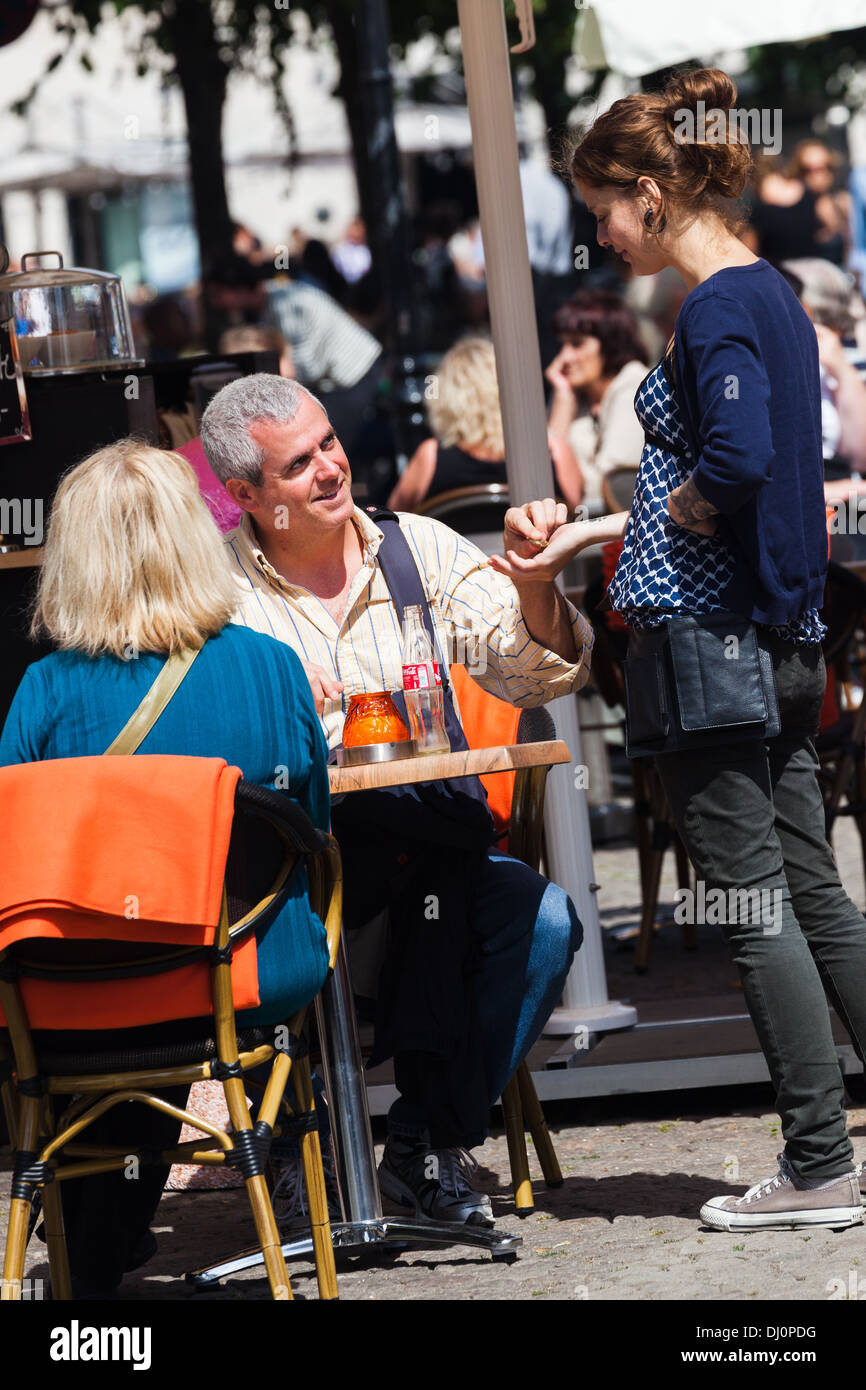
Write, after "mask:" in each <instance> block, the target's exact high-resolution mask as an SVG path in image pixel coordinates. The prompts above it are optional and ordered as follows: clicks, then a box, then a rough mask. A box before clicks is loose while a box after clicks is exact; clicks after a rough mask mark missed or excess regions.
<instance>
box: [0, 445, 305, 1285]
mask: <svg viewBox="0 0 866 1390" xmlns="http://www.w3.org/2000/svg"><path fill="white" fill-rule="evenodd" d="M236 602H237V599H236V589H235V580H234V576H233V574H232V571H231V569H230V565H229V560H228V556H227V551H226V548H225V546H224V545H223V544H222V541H221V537H220V534H219V532H218V531H217V528H216V526H215V525H214V522H213V521H212V520H211V517H210V514H209V512H208V510H207V507H206V505H205V503H204V502H203V501H202V499H201V497H200V496H199V491H198V486H197V483H196V479H195V475H194V473H193V471H192V469H191V468H190V466H189V464H187V463H186V462H185V461H184V459H182V458H180V457H179V455H177V454H173V453H164V452H162V451H161V450H159V449H153V448H151V447H149V446H148V445H146V444H142V443H139V442H137V441H136V440H132V439H128V440H121V441H120V442H119V443H117V444H111V445H109V446H108V447H107V448H105V449H101V450H100V451H99V452H98V453H96V454H93V455H92V456H91V457H90V458H88V459H85V461H84V462H83V463H80V464H78V465H77V467H75V468H73V469H72V470H71V471H70V472H69V473H67V474H66V476H65V477H64V478H63V480H62V481H61V483H60V487H59V488H58V490H57V495H56V497H55V500H54V504H53V508H52V512H51V521H50V525H49V529H48V536H47V539H46V543H45V559H44V564H43V566H42V572H41V575H40V582H39V592H38V601H37V606H36V612H35V617H34V620H33V631H34V633H45V634H47V635H48V637H49V638H51V639H52V640H53V641H54V642H55V643H56V644H57V646H58V648H59V650H58V651H56V652H54V653H52V654H51V655H50V656H47V657H45V658H44V659H43V660H42V661H38V662H36V663H34V664H33V665H32V666H30V667H29V668H28V670H27V671H26V672H25V674H24V678H23V680H22V682H21V684H20V686H19V687H18V690H17V692H16V695H15V698H14V700H13V702H12V706H11V709H10V711H9V715H8V718H7V720H6V724H5V726H4V728H3V732H2V735H0V766H4V767H5V766H9V765H11V764H14V763H22V762H35V761H39V760H41V759H46V758H77V757H86V756H89V755H94V754H101V753H104V752H105V749H106V748H107V747H108V746H109V744H110V743H111V742H112V741H113V740H114V738H115V736H116V735H117V734H118V733H119V732H120V730H121V729H122V728H123V726H124V724H125V723H126V722H127V720H128V719H129V717H130V715H131V714H132V713H133V711H134V710H135V709H136V708H137V706H138V705H139V704H140V702H141V700H142V698H143V697H144V695H145V694H146V692H147V690H148V689H149V687H150V686H151V685H152V683H153V681H154V679H155V677H156V675H157V674H158V672H159V671H160V669H161V668H162V666H163V663H164V661H165V659H166V657H167V656H168V655H169V654H170V653H171V652H175V651H178V650H179V649H180V648H181V647H184V646H192V647H198V648H200V649H201V650H200V652H199V655H198V657H197V658H196V660H195V662H194V663H193V665H192V667H191V668H190V671H189V674H188V675H187V676H186V678H185V680H184V681H183V683H182V684H181V686H180V687H179V689H178V690H177V692H176V694H175V695H174V697H173V698H172V700H171V702H170V703H169V704H168V706H167V707H166V709H165V710H164V711H163V713H162V714H161V716H160V718H159V719H158V720H157V722H156V724H155V725H154V727H153V728H152V730H151V731H150V733H149V734H148V735H147V737H146V738H145V739H144V741H143V742H142V744H141V747H140V750H139V751H140V752H141V753H143V754H147V753H176V754H187V755H192V756H197V757H211V758H213V757H219V758H225V759H226V761H227V762H228V763H230V764H234V765H235V766H237V767H240V768H241V769H242V771H243V774H244V777H245V778H246V779H247V780H248V781H251V782H258V783H259V784H261V785H262V786H267V787H271V788H276V780H275V779H276V778H277V777H279V778H280V786H281V787H282V788H288V794H289V795H291V796H292V797H293V798H294V799H296V800H297V801H298V802H299V803H300V805H301V806H302V807H303V808H304V810H305V811H306V812H307V814H308V815H309V816H310V818H311V819H312V820H313V822H314V823H315V824H316V825H318V826H320V827H322V828H327V826H328V823H329V794H328V782H327V773H326V770H325V764H326V758H327V754H326V750H325V743H324V739H323V736H322V732H321V729H320V727H319V722H318V719H317V717H316V712H315V708H314V706H313V699H312V695H311V693H310V686H309V683H308V681H307V678H306V676H305V675H304V672H303V669H302V667H301V663H300V661H299V660H298V658H297V657H296V656H295V654H294V652H293V651H292V650H291V648H289V647H287V646H285V644H284V643H282V642H277V641H275V640H274V639H273V638H271V637H267V636H264V635H263V634H260V633H257V632H253V631H252V630H251V629H250V628H246V627H236V626H235V625H234V624H233V623H232V622H231V617H232V613H233V612H234V609H235V606H236ZM269 853H270V851H269V849H267V848H266V847H262V849H261V863H260V864H257V865H254V866H252V867H253V871H255V872H259V871H261V872H262V873H263V874H264V873H266V872H268V871H269V868H270V867H272V866H269V864H268V862H267V861H268V855H269ZM258 940H259V946H258V971H259V985H260V998H261V1004H260V1005H259V1007H258V1008H257V1009H253V1010H248V1011H246V1012H243V1013H241V1014H239V1016H238V1017H239V1019H240V1020H241V1021H242V1023H243V1024H244V1025H250V1024H257V1023H261V1024H264V1023H276V1022H279V1021H280V1020H281V1019H284V1018H287V1017H289V1016H290V1015H291V1013H292V1012H293V1011H294V1010H295V1008H297V1007H299V1006H300V1004H301V1003H302V1002H305V1001H307V1000H309V999H311V998H312V997H313V996H314V995H315V994H316V992H317V990H318V989H319V987H320V985H321V983H322V982H323V980H324V978H325V974H326V971H327V964H328V956H327V947H326V941H325V932H324V928H323V926H322V924H321V922H320V921H319V919H318V917H316V916H315V915H314V913H313V912H312V911H311V909H310V906H309V902H308V899H307V895H306V891H305V885H304V884H300V885H299V891H298V893H297V894H296V895H295V896H293V898H292V899H290V901H289V902H288V903H287V904H286V906H285V908H284V909H283V910H282V911H281V912H280V913H279V914H278V916H277V917H276V918H275V920H274V921H273V922H271V924H270V925H269V926H268V927H267V928H266V929H265V930H264V931H263V932H262V933H261V935H260V936H259V939H258ZM78 1042H79V1045H81V1046H87V1042H86V1040H85V1038H83V1037H82V1036H80V1035H79V1036H78ZM96 1045H100V1038H97V1039H96ZM101 1045H102V1046H104V1045H105V1035H104V1034H102V1035H101ZM184 1098H185V1092H184V1094H183V1096H181V1097H179V1100H180V1103H181V1104H183V1100H184ZM122 1108H123V1109H126V1107H122ZM117 1114H118V1111H117V1110H112V1111H111V1112H110V1114H109V1115H108V1116H106V1117H105V1118H104V1120H103V1121H101V1122H99V1124H100V1125H101V1129H100V1134H101V1138H102V1142H104V1143H109V1144H110V1143H112V1142H115V1139H114V1134H115V1129H116V1130H117V1139H116V1142H130V1139H131V1138H133V1137H135V1136H133V1135H132V1133H131V1128H132V1127H131V1124H130V1119H129V1118H124V1120H123V1125H122V1127H118V1126H117V1125H116V1124H115V1118H116V1116H117ZM138 1124H139V1126H140V1130H139V1132H140V1134H141V1135H142V1136H143V1142H148V1143H152V1144H154V1145H157V1146H160V1147H170V1146H172V1145H173V1144H175V1143H176V1142H177V1134H178V1132H179V1128H180V1127H179V1125H177V1124H175V1122H174V1121H172V1120H169V1119H167V1118H166V1117H165V1116H160V1115H158V1114H157V1113H156V1112H155V1111H153V1110H151V1109H147V1110H145V1111H143V1113H142V1114H141V1115H140V1117H139V1121H138ZM95 1133H96V1127H94V1136H95ZM167 1176H168V1168H157V1167H152V1166H148V1167H144V1168H142V1171H141V1175H140V1177H139V1180H138V1181H137V1182H126V1181H124V1175H123V1174H122V1173H119V1172H118V1173H106V1174H101V1175H97V1176H94V1177H89V1178H84V1179H81V1180H79V1181H78V1182H75V1183H64V1184H63V1211H64V1221H65V1224H66V1230H67V1235H68V1240H69V1252H70V1268H71V1272H72V1276H73V1282H74V1289H75V1291H76V1296H78V1297H86V1298H95V1297H98V1296H105V1295H106V1294H110V1293H111V1291H112V1290H113V1289H114V1288H116V1286H117V1285H118V1284H119V1283H120V1280H121V1278H122V1276H123V1274H124V1272H125V1271H126V1270H129V1269H132V1268H134V1267H135V1266H136V1265H137V1264H140V1263H142V1262H143V1260H144V1259H146V1258H149V1256H150V1255H151V1254H152V1253H153V1249H154V1248H155V1243H154V1242H153V1238H152V1237H151V1236H150V1234H149V1231H148V1226H149V1223H150V1220H151V1218H152V1216H153V1213H154V1211H155V1209H156V1205H157V1203H158V1202H159V1197H160V1193H161V1191H162V1188H163V1186H164V1184H165V1180H166V1178H167Z"/></svg>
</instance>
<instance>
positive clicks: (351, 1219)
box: [189, 739, 571, 1284]
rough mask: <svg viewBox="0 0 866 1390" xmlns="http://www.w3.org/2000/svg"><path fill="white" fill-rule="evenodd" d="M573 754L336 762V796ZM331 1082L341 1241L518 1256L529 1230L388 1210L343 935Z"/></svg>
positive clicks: (333, 988) (334, 985)
mask: <svg viewBox="0 0 866 1390" xmlns="http://www.w3.org/2000/svg"><path fill="white" fill-rule="evenodd" d="M570 761H571V754H570V753H569V750H568V746H567V745H566V744H565V743H563V742H562V740H560V739H554V740H550V741H549V742H544V743H518V744H513V745H509V746H500V747H496V748H472V749H469V750H467V751H466V752H462V753H431V754H426V755H425V756H423V757H417V756H416V757H412V758H401V759H399V760H397V761H394V762H386V763H369V764H365V765H363V766H354V767H329V768H328V780H329V782H330V788H331V795H332V796H344V795H351V793H352V792H357V791H371V790H374V789H376V788H382V787H396V786H406V785H408V784H409V783H413V782H431V781H438V780H439V779H440V778H445V777H448V778H454V777H471V776H481V775H485V776H486V775H487V774H489V773H495V772H511V771H515V770H518V769H520V768H522V767H552V766H555V765H556V764H559V763H567V762H570ZM316 1016H317V1019H318V1022H319V1038H320V1041H321V1044H322V1063H323V1069H324V1072H325V1085H326V1089H327V1093H328V1097H329V1100H330V1104H331V1134H332V1139H333V1142H334V1147H335V1151H336V1159H337V1166H338V1172H339V1176H340V1195H341V1203H342V1206H343V1210H342V1213H341V1219H339V1220H335V1221H332V1222H331V1238H332V1240H333V1244H334V1248H335V1249H346V1248H353V1247H354V1248H358V1247H362V1246H373V1245H391V1246H395V1245H397V1246H400V1247H404V1246H406V1245H409V1244H413V1245H414V1244H417V1243H418V1242H425V1243H427V1244H433V1245H470V1246H475V1247H478V1248H481V1249H483V1250H488V1251H489V1252H490V1254H491V1255H492V1256H493V1257H494V1258H500V1259H501V1258H506V1257H510V1256H512V1255H513V1254H514V1253H515V1252H516V1250H517V1249H518V1247H519V1246H521V1245H522V1244H523V1237H522V1236H519V1235H511V1234H510V1233H508V1232H501V1231H491V1230H485V1229H479V1228H478V1227H473V1226H456V1225H454V1224H451V1223H447V1222H431V1221H422V1220H419V1219H418V1218H417V1217H414V1216H412V1217H403V1216H397V1217H394V1216H385V1215H384V1213H383V1211H382V1198H381V1194H380V1192H379V1182H378V1178H377V1174H376V1156H375V1151H374V1148H373V1136H372V1132H371V1129H370V1115H369V1111H368V1109H367V1091H366V1087H365V1085H364V1064H363V1057H362V1054H361V1041H360V1037H359V1035H358V1020H357V1016H356V1013H355V1005H354V1000H353V997H352V983H351V978H350V975H349V964H348V959H347V955H346V945H345V940H344V939H343V938H342V937H341V939H340V946H339V951H338V954H337V959H336V962H335V965H334V973H333V975H332V976H329V978H328V979H327V980H326V982H325V985H324V987H323V989H322V991H321V994H320V995H319V997H318V999H317V1000H316ZM312 1248H313V1247H312V1240H311V1239H310V1237H309V1236H305V1237H303V1238H301V1239H296V1240H289V1241H286V1242H285V1244H284V1245H283V1247H282V1249H283V1255H284V1257H285V1258H287V1259H289V1258H292V1257H296V1256H300V1255H308V1254H310V1253H311V1252H312ZM262 1262H263V1257H262V1254H261V1251H260V1250H258V1249H257V1250H249V1251H246V1252H244V1253H243V1254H241V1255H237V1256H235V1257H234V1258H232V1259H229V1260H224V1261H222V1262H221V1263H220V1264H218V1265H211V1266H210V1267H209V1268H207V1269H200V1270H196V1271H194V1272H193V1273H192V1274H191V1275H190V1276H189V1278H190V1279H191V1280H192V1281H193V1283H196V1284H211V1283H215V1282H216V1281H217V1280H218V1279H224V1278H226V1277H227V1276H228V1275H230V1274H236V1273H238V1271H239V1270H242V1269H249V1268H250V1267H251V1266H253V1265H256V1264H261V1263H262Z"/></svg>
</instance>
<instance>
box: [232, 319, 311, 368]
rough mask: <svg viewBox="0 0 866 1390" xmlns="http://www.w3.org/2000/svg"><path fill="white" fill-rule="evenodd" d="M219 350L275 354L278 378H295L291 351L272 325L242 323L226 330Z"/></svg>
mask: <svg viewBox="0 0 866 1390" xmlns="http://www.w3.org/2000/svg"><path fill="white" fill-rule="evenodd" d="M219 350H220V352H225V353H232V352H275V353H276V354H277V356H278V357H279V362H280V376H287V377H294V376H295V361H294V358H293V357H292V349H291V348H290V347H289V345H288V343H287V342H286V340H285V338H284V337H283V335H282V333H281V332H280V331H279V329H278V328H274V327H273V325H272V324H268V323H261V324H254V323H244V324H240V325H239V326H238V327H237V328H227V329H226V331H225V333H223V334H222V335H221V337H220V341H219Z"/></svg>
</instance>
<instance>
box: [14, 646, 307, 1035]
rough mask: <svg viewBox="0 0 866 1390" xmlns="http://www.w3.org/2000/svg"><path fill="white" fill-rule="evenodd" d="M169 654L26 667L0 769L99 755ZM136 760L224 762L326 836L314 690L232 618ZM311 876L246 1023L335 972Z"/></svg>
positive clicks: (295, 1003)
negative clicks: (287, 800)
mask: <svg viewBox="0 0 866 1390" xmlns="http://www.w3.org/2000/svg"><path fill="white" fill-rule="evenodd" d="M164 661H165V658H164V657H163V656H159V655H157V654H155V653H144V654H142V655H140V656H138V657H136V658H135V659H133V660H129V661H125V660H123V659H122V658H121V657H115V656H100V657H95V658H94V657H88V656H84V655H83V654H82V653H80V652H54V653H52V654H51V656H47V657H45V658H44V659H43V660H42V661H37V662H34V664H33V665H32V666H30V667H28V669H27V670H26V671H25V673H24V677H23V679H22V681H21V684H20V685H19V687H18V690H17V691H16V693H15V698H14V700H13V701H12V705H11V707H10V710H9V714H8V717H7V719H6V723H5V725H4V726H3V732H2V734H0V767H8V766H10V765H11V764H14V763H25V762H36V761H39V760H42V759H48V758H76V757H87V756H89V755H92V754H100V753H104V752H105V750H106V748H107V747H108V746H109V744H110V743H111V742H112V741H113V740H114V739H115V738H116V736H117V734H119V733H120V730H121V729H122V728H123V726H124V724H125V723H126V721H127V720H128V719H129V717H130V715H131V714H132V713H133V712H134V710H135V709H136V708H137V706H138V705H139V703H140V702H141V700H142V699H143V697H144V695H145V694H146V693H147V690H148V689H149V687H150V686H151V685H152V683H153V681H154V679H155V677H156V675H157V674H158V672H159V670H160V669H161V667H162V666H163V664H164ZM138 752H139V753H142V754H143V753H178V754H186V755H189V756H193V757H203V758H225V760H226V762H227V763H229V765H232V766H235V767H239V768H240V769H241V771H242V772H243V775H244V778H245V779H246V780H247V781H248V782H257V783H259V785H260V786H263V787H270V788H272V789H275V790H285V791H286V792H287V794H288V795H290V796H291V797H292V798H293V799H294V800H296V801H297V802H298V803H299V804H300V805H301V806H302V807H303V809H304V810H305V811H306V812H307V814H308V815H309V817H310V819H311V820H312V822H313V824H314V825H316V826H318V827H319V828H320V829H322V830H327V829H328V826H329V822H330V796H329V792H328V774H327V771H326V762H327V748H326V745H325V740H324V737H323V734H322V730H321V726H320V724H319V720H318V717H317V715H316V710H315V706H314V704H313V697H312V693H311V691H310V686H309V683H308V681H307V678H306V676H305V674H304V669H303V667H302V666H301V663H300V661H299V659H298V657H297V656H296V655H295V653H294V652H293V651H292V650H291V648H290V647H288V646H286V645H285V644H284V643H283V642H277V641H276V640H275V639H274V638H272V637H266V636H265V635H264V634H263V633H258V632H253V631H251V630H250V629H249V628H244V627H237V626H236V625H235V624H234V623H230V624H229V625H228V626H227V627H225V628H223V630H222V632H220V633H219V634H218V636H216V637H212V638H211V639H210V640H209V641H208V642H206V643H205V645H204V647H203V648H202V650H201V652H200V653H199V655H198V657H197V658H196V660H195V661H194V663H193V665H192V666H191V668H190V670H189V672H188V674H187V676H186V677H185V679H184V681H183V683H182V685H181V686H180V688H179V689H178V690H177V692H176V693H175V695H174V697H173V698H172V700H171V702H170V704H169V705H168V706H167V707H166V709H165V710H164V711H163V713H162V714H161V715H160V718H159V719H158V720H157V722H156V724H155V725H154V727H153V728H152V729H151V731H150V733H149V734H148V735H147V737H146V738H145V739H144V740H143V741H142V743H141V745H140V746H139V749H138ZM307 890H308V884H307V879H306V874H305V873H304V872H301V873H299V874H298V875H296V877H295V880H294V883H293V888H292V896H291V897H290V898H289V900H288V902H287V903H286V905H285V906H284V908H283V909H282V911H281V912H280V913H279V915H278V916H277V917H276V918H275V919H274V921H273V922H271V923H270V924H269V925H268V926H267V927H265V928H263V929H261V931H260V933H259V937H258V942H259V946H258V966H259V994H260V1004H259V1007H258V1008H257V1009H252V1010H246V1011H244V1012H242V1013H240V1014H239V1015H238V1019H239V1021H240V1022H241V1023H243V1024H251V1023H277V1022H280V1021H281V1020H283V1019H285V1018H287V1017H288V1016H289V1015H290V1014H292V1013H294V1012H295V1011H296V1010H297V1009H298V1008H300V1007H301V1006H302V1005H303V1004H305V1003H308V1002H309V1001H310V1000H311V999H312V998H313V997H314V996H315V994H316V993H317V992H318V990H319V988H320V987H321V985H322V983H323V981H324V978H325V974H326V972H327V968H328V957H327V945H326V941H325V929H324V927H323V925H322V923H321V922H320V921H319V918H318V917H317V916H316V915H315V913H314V912H313V911H312V909H311V908H310V904H309V899H308V894H307Z"/></svg>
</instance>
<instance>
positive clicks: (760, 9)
mask: <svg viewBox="0 0 866 1390" xmlns="http://www.w3.org/2000/svg"><path fill="white" fill-rule="evenodd" d="M581 8H582V9H583V7H581ZM863 24H866V0H821V3H820V4H819V5H816V4H815V0H784V3H779V0H725V3H724V4H723V5H684V4H683V0H652V4H651V5H649V6H648V5H647V3H646V0H593V3H592V4H591V5H588V6H587V7H586V8H585V9H583V18H582V23H581V25H580V32H579V36H578V41H577V53H578V57H579V58H580V60H581V62H582V63H583V65H584V66H585V67H588V68H604V67H609V68H613V69H614V71H616V72H620V73H623V74H625V76H626V77H640V76H642V74H643V73H647V72H655V71H656V69H657V68H664V67H669V66H670V65H672V64H674V63H682V62H685V61H686V59H688V58H699V59H708V58H711V57H712V56H713V55H714V54H720V53H726V52H730V51H731V50H732V49H742V48H748V47H750V46H751V45H753V44H763V43H785V42H791V41H794V40H798V39H809V38H815V37H816V36H817V35H819V34H832V33H834V32H835V31H836V30H839V29H856V28H859V27H860V26H861V25H863ZM540 33H541V35H542V40H543V27H541V28H540Z"/></svg>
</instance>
